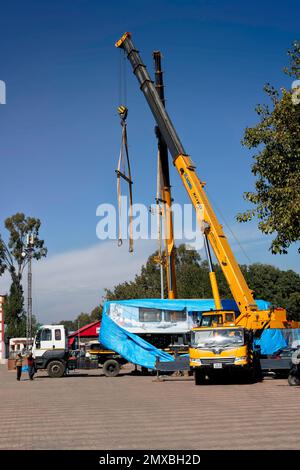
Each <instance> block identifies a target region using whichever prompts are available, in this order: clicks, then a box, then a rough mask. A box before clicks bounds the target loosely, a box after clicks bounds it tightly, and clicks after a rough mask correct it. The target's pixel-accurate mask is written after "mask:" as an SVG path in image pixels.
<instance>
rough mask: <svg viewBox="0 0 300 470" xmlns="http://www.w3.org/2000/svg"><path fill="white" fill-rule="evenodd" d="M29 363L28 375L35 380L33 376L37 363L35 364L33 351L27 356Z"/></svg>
mask: <svg viewBox="0 0 300 470" xmlns="http://www.w3.org/2000/svg"><path fill="white" fill-rule="evenodd" d="M27 364H28V375H29V378H30V380H33V376H34V373H35V365H34V359H33V356H32V353H29V355H28V357H27Z"/></svg>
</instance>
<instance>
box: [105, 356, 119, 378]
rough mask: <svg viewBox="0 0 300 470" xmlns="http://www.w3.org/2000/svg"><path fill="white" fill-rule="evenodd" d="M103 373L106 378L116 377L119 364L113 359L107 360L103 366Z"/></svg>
mask: <svg viewBox="0 0 300 470" xmlns="http://www.w3.org/2000/svg"><path fill="white" fill-rule="evenodd" d="M103 372H104V375H105V376H106V377H116V376H117V375H118V374H119V372H120V364H119V363H118V361H116V360H115V359H109V360H108V361H105V362H104V364H103Z"/></svg>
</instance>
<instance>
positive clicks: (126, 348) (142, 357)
mask: <svg viewBox="0 0 300 470" xmlns="http://www.w3.org/2000/svg"><path fill="white" fill-rule="evenodd" d="M256 302H257V305H258V308H259V309H260V310H263V309H267V308H268V307H269V306H270V303H269V302H266V301H264V300H257V301H256ZM110 303H117V304H120V305H124V306H130V307H144V308H156V309H166V310H168V309H170V310H177V311H180V310H184V309H186V311H187V312H199V311H200V312H205V311H208V310H211V309H214V308H215V304H214V301H213V299H186V300H185V299H176V300H167V299H133V300H120V301H119V300H116V301H114V302H106V303H105V304H104V306H103V312H102V321H101V328H100V334H99V341H100V343H102V344H103V346H105V347H106V348H107V349H110V350H113V351H116V352H117V353H118V354H120V355H121V356H122V357H124V358H125V359H126V360H127V361H129V362H131V363H133V364H137V365H139V366H142V367H146V368H148V369H154V368H155V362H156V359H157V358H159V359H160V360H161V361H171V360H173V356H171V355H170V354H167V353H165V352H163V351H161V350H160V349H157V348H156V347H155V346H153V345H152V344H150V343H148V342H147V341H145V340H143V339H142V338H140V337H139V336H138V335H136V334H134V333H130V332H129V331H127V330H125V329H124V328H122V327H121V326H119V325H117V324H116V323H115V322H114V321H113V320H112V319H111V318H110V317H109V315H108V311H109V306H110ZM222 306H223V308H224V309H227V310H235V311H238V309H237V305H236V303H235V302H234V300H230V299H224V300H222Z"/></svg>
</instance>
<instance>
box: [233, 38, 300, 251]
mask: <svg viewBox="0 0 300 470" xmlns="http://www.w3.org/2000/svg"><path fill="white" fill-rule="evenodd" d="M288 55H289V58H290V65H289V67H286V68H285V69H284V72H285V73H286V74H287V75H288V76H290V77H292V78H294V79H299V78H300V43H299V42H294V43H293V47H292V49H291V50H289V51H288ZM264 90H265V92H266V93H267V95H268V96H269V98H270V99H271V108H270V107H269V106H267V105H258V106H257V107H256V112H257V114H258V116H259V118H260V122H259V123H258V124H257V125H256V126H255V127H248V128H246V130H245V133H244V138H243V141H242V144H243V145H244V146H246V147H248V148H249V149H253V148H255V149H258V153H257V154H256V155H254V156H253V159H254V163H253V164H252V173H253V174H254V176H255V177H256V182H255V191H252V192H246V193H244V198H245V200H247V201H250V202H251V203H252V204H254V206H255V207H254V208H252V209H250V210H247V211H246V212H244V213H242V214H238V215H237V220H238V221H239V222H246V221H249V220H251V219H253V218H254V217H257V218H258V220H259V223H258V228H259V229H260V230H261V232H263V233H265V234H275V238H274V239H273V241H272V243H271V247H270V249H271V251H272V253H287V250H288V248H289V246H290V245H291V244H292V243H294V242H297V241H298V240H299V239H300V99H298V98H297V99H295V96H296V94H295V93H296V91H297V90H286V89H284V88H282V89H281V90H280V91H278V90H276V89H275V88H274V87H273V86H271V85H270V84H267V85H265V87H264ZM299 91H300V89H299V88H298V92H297V96H298V95H299ZM299 252H300V248H299Z"/></svg>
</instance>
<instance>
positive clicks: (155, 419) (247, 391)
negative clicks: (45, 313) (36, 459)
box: [0, 366, 300, 449]
mask: <svg viewBox="0 0 300 470" xmlns="http://www.w3.org/2000/svg"><path fill="white" fill-rule="evenodd" d="M22 378H23V380H22V381H21V382H17V381H16V378H15V372H14V371H12V372H8V371H7V370H6V368H5V367H4V366H0V416H1V418H0V422H1V431H2V432H1V436H0V449H260V448H262V449H300V419H299V405H300V387H290V386H288V385H287V381H286V380H273V379H266V380H265V381H264V382H263V383H259V384H255V385H234V384H229V385H206V386H199V387H196V386H195V385H194V382H193V379H192V378H189V377H184V378H169V379H168V380H167V381H164V382H159V383H157V382H155V381H154V379H153V377H152V376H148V377H142V376H132V375H130V374H129V370H128V369H127V370H126V369H125V370H124V371H123V373H122V375H121V376H119V377H116V378H107V377H104V376H102V375H101V374H100V371H99V372H95V371H93V372H90V373H89V374H88V375H86V376H79V375H75V376H69V377H66V378H62V379H50V378H48V377H46V376H41V375H40V373H39V375H38V376H37V377H36V379H35V380H34V381H33V382H31V381H29V380H28V378H27V374H26V373H23V377H22Z"/></svg>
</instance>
